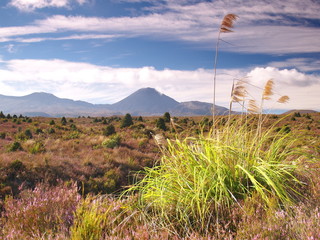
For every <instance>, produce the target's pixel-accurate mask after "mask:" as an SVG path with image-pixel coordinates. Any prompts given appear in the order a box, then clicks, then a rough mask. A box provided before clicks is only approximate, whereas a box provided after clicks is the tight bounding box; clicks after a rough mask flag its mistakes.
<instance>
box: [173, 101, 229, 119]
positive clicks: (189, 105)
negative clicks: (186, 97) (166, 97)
mask: <svg viewBox="0 0 320 240" xmlns="http://www.w3.org/2000/svg"><path fill="white" fill-rule="evenodd" d="M228 111H229V110H228V109H227V108H225V107H220V106H216V109H215V113H216V114H217V115H225V114H228ZM170 113H171V114H172V115H174V116H197V115H200V116H205V115H211V114H212V104H211V103H205V102H198V101H190V102H182V103H179V104H178V105H177V106H175V107H174V108H173V109H172V110H171V111H170Z"/></svg>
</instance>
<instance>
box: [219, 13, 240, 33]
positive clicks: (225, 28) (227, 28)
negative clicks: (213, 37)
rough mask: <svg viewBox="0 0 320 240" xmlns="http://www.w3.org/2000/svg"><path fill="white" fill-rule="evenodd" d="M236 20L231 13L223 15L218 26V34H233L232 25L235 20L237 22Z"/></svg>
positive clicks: (234, 15) (235, 16)
mask: <svg viewBox="0 0 320 240" xmlns="http://www.w3.org/2000/svg"><path fill="white" fill-rule="evenodd" d="M237 18H238V16H237V15H236V14H233V13H229V14H227V15H225V16H224V18H223V20H222V23H221V26H220V32H222V33H228V32H233V31H232V30H231V29H232V28H233V23H234V21H235V20H237Z"/></svg>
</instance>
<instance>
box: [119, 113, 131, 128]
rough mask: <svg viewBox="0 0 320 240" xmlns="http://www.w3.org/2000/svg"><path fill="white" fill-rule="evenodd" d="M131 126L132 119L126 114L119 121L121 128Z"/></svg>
mask: <svg viewBox="0 0 320 240" xmlns="http://www.w3.org/2000/svg"><path fill="white" fill-rule="evenodd" d="M131 125H133V121H132V117H131V115H130V114H129V113H127V114H126V115H125V116H124V118H123V119H122V121H121V126H120V127H121V128H125V127H129V126H131Z"/></svg>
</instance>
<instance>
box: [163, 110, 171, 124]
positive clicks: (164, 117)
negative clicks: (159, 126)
mask: <svg viewBox="0 0 320 240" xmlns="http://www.w3.org/2000/svg"><path fill="white" fill-rule="evenodd" d="M170 118H171V116H170V113H168V112H165V113H164V114H163V119H164V121H165V122H167V123H168V122H170Z"/></svg>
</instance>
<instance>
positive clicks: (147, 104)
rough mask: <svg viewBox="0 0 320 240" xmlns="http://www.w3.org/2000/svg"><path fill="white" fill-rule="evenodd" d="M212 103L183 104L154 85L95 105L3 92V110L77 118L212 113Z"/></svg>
mask: <svg viewBox="0 0 320 240" xmlns="http://www.w3.org/2000/svg"><path fill="white" fill-rule="evenodd" d="M211 109H212V104H210V103H205V102H198V101H191V102H182V103H179V102H177V101H176V100H174V99H173V98H171V97H169V96H167V95H165V94H162V93H160V92H158V91H157V90H155V89H153V88H142V89H139V90H138V91H136V92H134V93H132V94H131V95H129V96H128V97H126V98H124V99H123V100H121V101H119V102H117V103H114V104H91V103H88V102H84V101H74V100H71V99H64V98H58V97H56V96H54V95H53V94H49V93H44V92H37V93H32V94H30V95H26V96H22V97H13V96H5V95H0V111H2V112H3V113H5V114H8V113H10V114H17V115H18V114H22V115H25V116H44V117H61V116H66V117H77V116H111V115H123V114H126V113H130V114H132V115H134V116H139V115H141V116H161V115H163V114H164V113H165V112H169V113H170V114H171V115H172V116H196V115H198V116H199V115H203V116H204V115H211V114H212V110H211ZM216 111H217V114H226V113H227V111H228V109H226V108H224V107H220V106H216Z"/></svg>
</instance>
